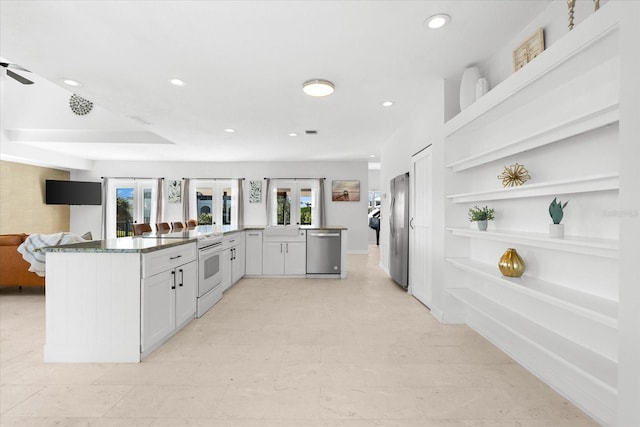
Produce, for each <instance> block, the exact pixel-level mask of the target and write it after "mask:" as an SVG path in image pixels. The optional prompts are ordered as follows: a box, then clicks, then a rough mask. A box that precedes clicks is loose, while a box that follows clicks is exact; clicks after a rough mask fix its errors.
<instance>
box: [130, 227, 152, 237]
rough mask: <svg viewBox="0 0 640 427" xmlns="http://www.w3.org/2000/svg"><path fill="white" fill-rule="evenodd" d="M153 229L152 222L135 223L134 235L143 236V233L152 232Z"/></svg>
mask: <svg viewBox="0 0 640 427" xmlns="http://www.w3.org/2000/svg"><path fill="white" fill-rule="evenodd" d="M152 231H153V228H151V224H133V235H134V236H142V234H143V233H150V232H152Z"/></svg>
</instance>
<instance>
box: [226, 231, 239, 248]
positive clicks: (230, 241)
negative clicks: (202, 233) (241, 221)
mask: <svg viewBox="0 0 640 427" xmlns="http://www.w3.org/2000/svg"><path fill="white" fill-rule="evenodd" d="M243 241H244V231H240V232H237V233H232V234H230V235H228V236H225V237H224V239H223V240H222V248H223V249H229V248H233V247H235V246H238V245H239V244H240V243H241V242H243Z"/></svg>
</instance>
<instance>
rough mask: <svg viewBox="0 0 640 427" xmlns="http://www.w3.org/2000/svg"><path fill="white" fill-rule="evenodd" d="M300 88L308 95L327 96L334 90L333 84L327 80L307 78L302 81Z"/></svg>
mask: <svg viewBox="0 0 640 427" xmlns="http://www.w3.org/2000/svg"><path fill="white" fill-rule="evenodd" d="M302 90H303V91H304V93H306V94H307V95H309V96H327V95H331V94H332V93H333V91H334V90H335V86H334V85H333V83H331V82H330V81H328V80H319V79H315V80H309V81H307V82H304V84H303V85H302Z"/></svg>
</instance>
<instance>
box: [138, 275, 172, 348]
mask: <svg viewBox="0 0 640 427" xmlns="http://www.w3.org/2000/svg"><path fill="white" fill-rule="evenodd" d="M174 273H175V272H174V270H169V271H163V272H162V273H158V274H156V275H153V276H151V277H147V278H145V279H143V280H142V292H143V296H142V298H143V304H142V351H143V352H144V351H146V350H147V349H149V348H151V347H153V346H154V345H155V344H157V343H159V342H160V341H162V340H163V339H164V337H166V336H167V335H169V334H170V333H171V332H173V330H174V329H175V298H174V293H175V290H174V289H172V288H173V287H174Z"/></svg>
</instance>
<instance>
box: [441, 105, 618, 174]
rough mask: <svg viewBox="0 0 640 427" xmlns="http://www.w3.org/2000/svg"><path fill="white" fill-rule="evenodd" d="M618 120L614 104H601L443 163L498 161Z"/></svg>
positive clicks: (461, 166) (462, 166)
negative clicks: (480, 150)
mask: <svg viewBox="0 0 640 427" xmlns="http://www.w3.org/2000/svg"><path fill="white" fill-rule="evenodd" d="M619 119H620V111H619V110H618V104H617V103H615V104H613V105H604V106H603V105H601V106H600V109H599V110H598V111H595V112H591V113H588V114H586V115H584V116H580V117H576V118H572V119H570V120H569V121H567V122H563V123H558V124H554V125H553V126H552V127H549V128H547V129H538V130H537V133H535V134H533V135H527V136H523V137H521V139H518V140H515V141H512V142H509V143H507V144H505V145H502V146H500V147H497V148H493V149H490V150H487V151H485V152H482V153H479V154H475V155H472V156H469V157H466V158H464V159H460V160H457V161H455V162H452V163H450V164H448V165H447V167H448V168H452V169H453V171H455V172H460V171H463V170H467V169H471V168H474V167H476V166H480V165H483V164H485V163H489V162H493V161H495V160H500V159H503V158H505V157H509V156H512V155H514V154H518V153H521V152H523V151H528V150H532V149H534V148H538V147H542V146H544V145H547V144H551V143H554V142H557V141H561V140H563V139H565V138H568V137H571V136H574V135H578V134H581V133H584V132H588V131H590V130H594V129H597V128H600V127H602V126H606V125H609V124H612V123H615V122H617V121H618V120H619Z"/></svg>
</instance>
